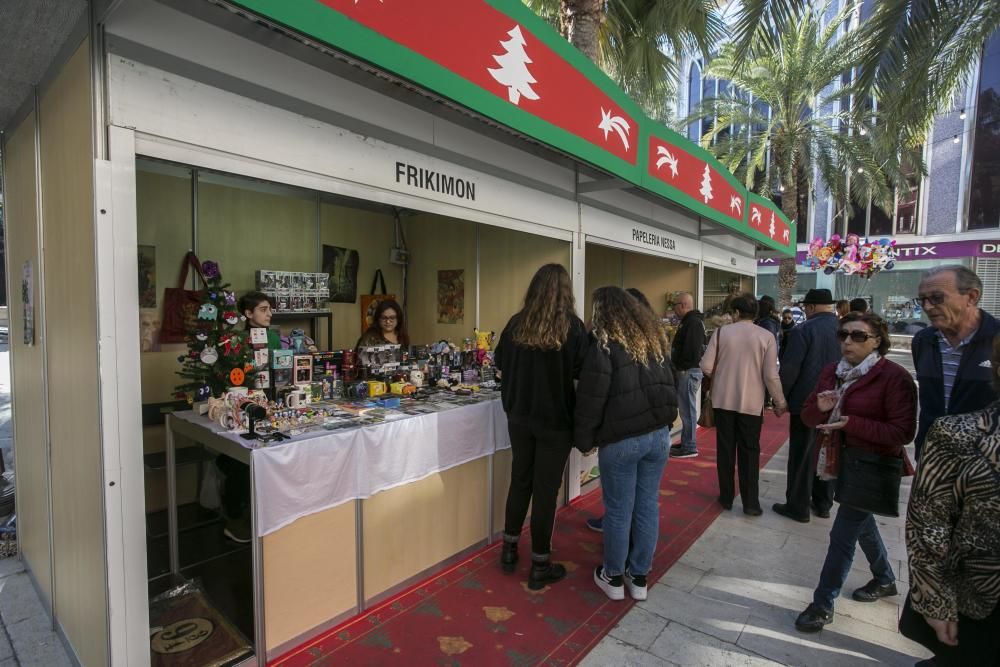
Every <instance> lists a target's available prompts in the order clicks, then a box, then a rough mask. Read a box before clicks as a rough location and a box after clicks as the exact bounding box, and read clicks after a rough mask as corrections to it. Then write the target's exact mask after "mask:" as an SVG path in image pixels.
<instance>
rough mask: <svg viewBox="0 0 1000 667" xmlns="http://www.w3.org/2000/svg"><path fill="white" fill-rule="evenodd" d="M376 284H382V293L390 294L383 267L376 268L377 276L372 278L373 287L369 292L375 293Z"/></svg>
mask: <svg viewBox="0 0 1000 667" xmlns="http://www.w3.org/2000/svg"><path fill="white" fill-rule="evenodd" d="M376 286H380V287H381V288H382V294H388V292H387V291H386V289H385V278H384V277H383V276H382V269H375V277H374V278H372V288H371V290H369V292H368V293H369V294H375V293H376V292H375V287H376Z"/></svg>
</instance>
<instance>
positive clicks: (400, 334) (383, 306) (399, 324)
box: [362, 299, 410, 347]
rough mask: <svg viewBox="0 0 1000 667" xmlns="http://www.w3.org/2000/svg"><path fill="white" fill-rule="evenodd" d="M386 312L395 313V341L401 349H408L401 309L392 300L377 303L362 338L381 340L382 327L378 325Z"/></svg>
mask: <svg viewBox="0 0 1000 667" xmlns="http://www.w3.org/2000/svg"><path fill="white" fill-rule="evenodd" d="M387 310H392V311H395V313H396V339H397V340H399V344H400V345H401V346H402V347H409V346H410V335H409V334H408V333H407V332H406V318H405V317H404V315H403V309H402V308H401V307H400V305H399V304H398V303H396V301H395V300H394V299H385V300H384V301H379V303H378V306H376V307H375V312H374V313H373V314H372V323H371V325H370V326H369V327H368V328H367V329H366V330H365V333H364V334H363V335H362V337H364V336H373V337H375V338H382V325H381V324H379V320H380V319H381V317H382V315H383V314H384V313H385V311H387Z"/></svg>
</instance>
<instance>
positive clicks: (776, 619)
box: [581, 443, 928, 667]
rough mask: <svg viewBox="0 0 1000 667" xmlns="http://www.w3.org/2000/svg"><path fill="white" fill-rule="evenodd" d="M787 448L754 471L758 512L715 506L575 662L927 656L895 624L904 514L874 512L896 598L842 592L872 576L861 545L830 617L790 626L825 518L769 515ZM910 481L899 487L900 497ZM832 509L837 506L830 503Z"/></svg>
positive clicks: (819, 549)
mask: <svg viewBox="0 0 1000 667" xmlns="http://www.w3.org/2000/svg"><path fill="white" fill-rule="evenodd" d="M787 451H788V445H787V443H786V444H785V446H784V447H783V448H782V449H781V450H780V451H779V452H778V454H777V455H775V456H774V457H773V458H772V459H771V461H770V462H769V463H768V465H767V467H766V468H765V469H764V470H763V471H762V472H761V504H762V505H763V506H764V515H763V516H761V517H758V518H749V517H747V516H745V515H744V514H743V512H742V507H741V506H740V504H739V500H738V499H737V503H736V504H735V505H734V507H733V510H732V511H730V512H724V513H723V514H722V516H720V517H719V518H718V519H716V521H715V522H714V523H713V524H712V526H711V527H709V529H708V530H707V531H705V533H704V534H703V535H702V536H701V538H700V539H699V540H698V541H697V542H695V544H694V545H693V546H692V547H691V548H690V549H689V550H688V552H687V553H686V554H685V555H684V556H683V557H682V558H681V559H680V560H679V561H678V562H677V563H676V564H675V565H674V566H673V567H672V568H671V569H670V571H669V572H668V573H667V574H666V575H665V576H664V577H663V578H662V579H661V580H660V581H659V582H658V583H657V584H656V585H654V586H652V587H651V588H650V590H649V599H648V600H647V601H646V602H642V603H639V604H637V605H636V606H635V607H634V608H633V609H632V610H631V611H630V612H629V613H628V614H627V615H626V616H625V618H623V619H622V621H621V623H619V624H618V626H617V627H616V628H615V629H614V630H612V631H611V633H610V635H608V636H607V637H605V638H604V640H602V641H601V643H600V644H598V645H597V647H595V648H594V650H593V651H591V653H590V654H589V655H588V656H587V657H586V659H584V661H583V662H582V663H581V664H582V666H583V667H607V666H609V665H683V666H684V667H694V666H701V665H704V666H705V667H722V666H729V665H740V666H743V665H753V666H757V665H802V666H808V667H820V666H823V665H831V666H832V665H837V666H840V665H875V664H882V665H900V666H903V665H905V666H907V667H909V666H910V665H913V664H914V663H915V662H917V661H918V660H922V659H923V658H926V657H928V654H927V653H926V651H924V649H923V648H922V647H921V646H919V645H917V644H914V643H912V642H910V641H909V640H907V639H906V638H904V637H902V636H901V635H900V634H899V633H898V631H897V630H896V623H897V621H898V618H899V611H900V605H902V604H903V600H904V599H905V596H906V589H907V585H906V582H907V581H909V570H908V569H907V565H906V546H905V543H904V536H903V523H904V521H903V519H902V518H899V519H887V518H883V517H877V519H878V523H879V530H880V532H881V534H882V539H883V541H884V542H885V545H886V549H887V550H888V552H889V558H890V562H891V564H892V567H893V570H894V571H895V573H896V576H897V577H898V581H897V587H898V588H899V592H900V595H899V596H896V597H892V598H887V599H883V600H880V601H878V602H875V603H870V604H866V603H861V602H855V601H854V600H852V599H851V597H850V596H851V591H853V590H854V589H855V588H857V587H859V586H862V585H864V584H865V583H867V582H868V580H869V579H871V573H870V571H869V570H868V562H867V560H865V557H864V554H862V553H861V551H860V549H859V550H858V551H857V553H856V555H855V559H854V566H853V569H852V571H851V574H850V576H849V577H848V579H847V583H846V584H845V586H844V590H843V591H842V592H841V597H840V599H839V600H838V601H837V605H836V616H835V618H834V622H833V623H832V624H831V625H828V626H827V627H826V628H825V629H824V630H823V631H822V632H820V633H818V634H813V635H808V634H802V633H800V632H798V631H796V630H795V628H794V621H795V617H796V616H797V615H798V614H799V613H800V612H801V611H802V610H803V609H805V607H806V605H807V604H808V603H809V602H810V601H811V600H812V592H813V588H814V587H815V586H816V583H817V582H818V580H819V572H820V568H821V567H822V564H823V558H824V557H825V555H826V548H827V544H828V534H829V530H830V526H831V525H832V522H833V519H832V518H831V519H818V518H816V517H813V519H812V521H811V522H810V523H808V524H801V523H797V522H795V521H792V520H790V519H785V518H783V517H781V516H778V515H777V514H775V513H774V512H772V511H771V505H772V504H773V503H775V502H784V499H785V498H784V493H785V466H786V461H787ZM909 479H910V478H904V482H903V489H902V490H901V492H900V495H901V498H902V501H903V502H904V503H905V502H906V500H907V499H908V498H909ZM835 507H836V506H835Z"/></svg>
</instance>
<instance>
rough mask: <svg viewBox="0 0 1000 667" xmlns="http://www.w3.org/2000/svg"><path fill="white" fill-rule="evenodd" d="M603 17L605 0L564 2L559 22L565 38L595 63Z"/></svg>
mask: <svg viewBox="0 0 1000 667" xmlns="http://www.w3.org/2000/svg"><path fill="white" fill-rule="evenodd" d="M603 17H604V2H603V0H562V6H561V8H560V11H559V22H560V27H561V32H562V33H563V36H564V37H565V38H566V39H568V40H569V42H570V44H572V45H573V46H575V47H576V48H578V49H580V51H582V52H583V55H585V56H587V57H588V58H590V59H591V60H592V61H594V62H597V37H598V31H599V30H600V27H601V20H602V19H603Z"/></svg>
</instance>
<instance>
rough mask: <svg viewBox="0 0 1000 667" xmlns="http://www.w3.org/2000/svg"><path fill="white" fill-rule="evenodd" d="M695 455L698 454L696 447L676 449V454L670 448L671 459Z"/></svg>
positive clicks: (687, 457) (689, 457)
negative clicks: (687, 449) (686, 449)
mask: <svg viewBox="0 0 1000 667" xmlns="http://www.w3.org/2000/svg"><path fill="white" fill-rule="evenodd" d="M696 456H698V450H696V449H694V450H690V451H684V450H681V449H678V450H677V453H676V454H675V453H674V450H673V449H671V450H670V458H672V459H693V458H695V457H696Z"/></svg>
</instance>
